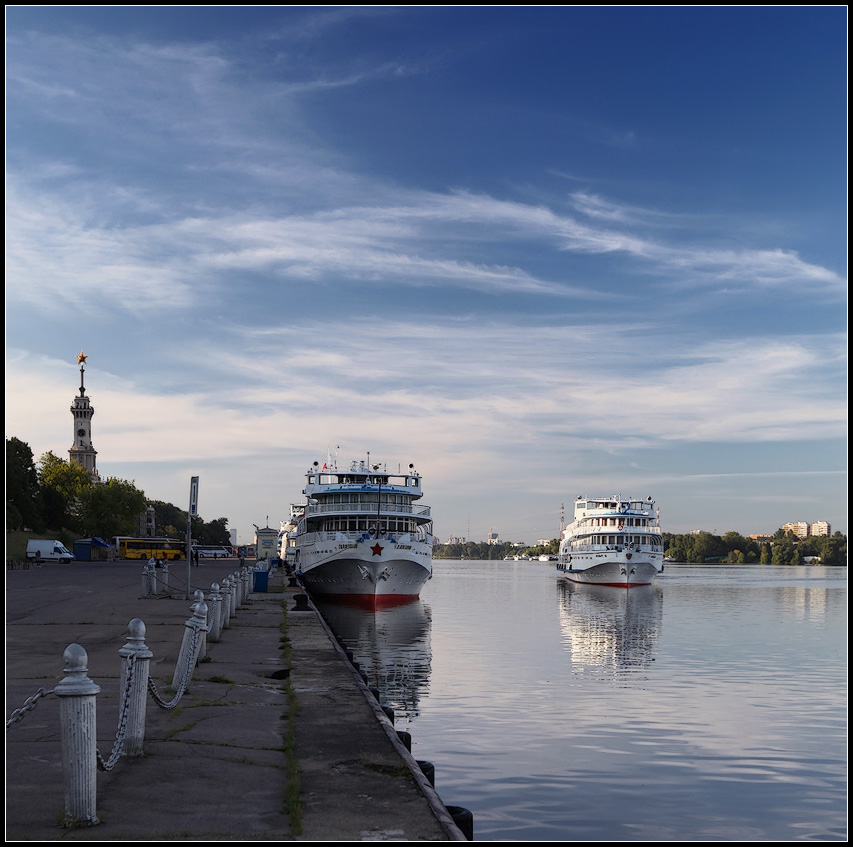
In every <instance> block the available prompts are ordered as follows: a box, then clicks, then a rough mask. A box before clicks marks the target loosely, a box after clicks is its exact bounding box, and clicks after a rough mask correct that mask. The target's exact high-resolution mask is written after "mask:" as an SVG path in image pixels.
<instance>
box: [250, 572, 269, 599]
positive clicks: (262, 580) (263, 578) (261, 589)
mask: <svg viewBox="0 0 853 847" xmlns="http://www.w3.org/2000/svg"><path fill="white" fill-rule="evenodd" d="M252 573H253V574H254V575H255V586H254V590H255V593H256V594H266V593H267V589H268V588H269V580H270V575H269V574H268V573H267V572H266V571H262V570H255V571H252Z"/></svg>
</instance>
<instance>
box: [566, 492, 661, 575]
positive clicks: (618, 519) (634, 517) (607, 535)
mask: <svg viewBox="0 0 853 847" xmlns="http://www.w3.org/2000/svg"><path fill="white" fill-rule="evenodd" d="M659 517H660V513H659V510H656V509H655V504H654V501H653V500H652V498H651V497H648V498H647V499H645V500H634V499H631V498H630V497H622V496H621V495H616V496H613V497H583V496H579V497H578V499H577V500H576V501H575V516H574V521H572V523H571V524H569V526H567V527H566V529H564V530H563V537H562V539H561V541H560V554H559V557H558V559H557V568H558V570H560V571H562V572H563V574H564V575H565V576H566V578H567V579H570V580H572V582H581V583H592V584H594V585H613V586H618V587H621V588H631V587H632V586H635V585H649V584H650V583H651V582H652V580H654V578H655V577H656V576H657V575H658V574H659V573H660V572H661V571H662V570H663V534H662V532H661V528H660V522H659Z"/></svg>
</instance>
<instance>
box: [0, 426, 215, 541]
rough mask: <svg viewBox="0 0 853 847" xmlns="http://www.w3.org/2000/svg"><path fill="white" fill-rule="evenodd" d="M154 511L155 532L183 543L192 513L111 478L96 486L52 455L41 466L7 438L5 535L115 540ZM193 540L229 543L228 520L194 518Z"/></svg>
mask: <svg viewBox="0 0 853 847" xmlns="http://www.w3.org/2000/svg"><path fill="white" fill-rule="evenodd" d="M149 505H150V506H153V507H154V516H155V533H156V534H157V535H158V536H165V537H170V538H181V537H183V536H184V535H185V533H186V528H187V512H186V511H185V510H181V509H179V508H178V507H177V506H173V505H172V504H171V503H165V502H163V501H160V500H153V501H149V500H148V499H147V498H146V496H145V492H144V491H142V490H141V489H139V488H137V487H136V485H135V484H134V483H133V482H131V481H128V480H126V479H118V478H117V477H110V478H108V479H106V480H104V481H103V482H101V483H93V482H92V479H91V477H90V476H89V473H88V472H87V471H86V469H85V468H83V467H82V466H81V465H78V464H77V463H76V462H70V461H66V460H65V459H62V458H60V457H59V456H57V455H55V454H54V453H53V452H51V451H48V452H47V453H45V454H43V455H42V456H41V458H40V459H39V460H38V462H36V461H35V460H34V457H33V452H32V450H31V449H30V446H29V445H28V444H27V443H26V442H24V441H21V440H20V439H18V438H14V437H13V438H7V439H6V530H7V532H9V531H15V530H23V529H29V530H32V531H34V532H38V533H43V532H46V531H48V530H50V531H51V532H53V531H56V533H57V534H58V533H59V532H61V531H62V530H68V531H69V532H72V533H75V534H76V535H77V536H79V537H87V538H88V537H93V536H96V537H100V538H104V539H107V540H109V539H111V538H113V537H115V536H118V535H129V536H135V535H137V534H138V533H139V518H140V516H141V515H142V514H143V513H144V512H145V511H146V509H147V508H148V506H149ZM192 533H193V539H194V540H196V541H198V543H200V544H216V545H219V544H230V541H231V539H230V536H229V534H228V519H227V518H217V519H216V520H214V521H210V522H205V521H204V520H202V519H201V518H200V517H194V518H193V523H192Z"/></svg>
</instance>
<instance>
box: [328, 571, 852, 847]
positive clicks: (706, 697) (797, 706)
mask: <svg viewBox="0 0 853 847" xmlns="http://www.w3.org/2000/svg"><path fill="white" fill-rule="evenodd" d="M326 613H327V615H328V616H329V618H330V623H332V624H333V626H334V627H335V628H336V630H337V631H338V632H339V633H340V634H341V635H342V636H343V637H344V638H345V639H346V640H347V642H348V644H349V646H350V647H351V649H352V650H353V651H354V653H355V656H356V659H358V660H359V661H360V662H361V664H362V667H363V670H365V671H366V673H367V675H368V679H369V683H370V685H372V686H375V687H378V688H379V689H380V692H381V694H382V697H383V700H384V701H385V702H387V703H388V704H389V705H391V706H392V707H393V708H394V710H395V713H396V726H397V728H398V729H404V730H407V731H408V732H410V733H411V734H412V737H413V749H412V752H413V754H414V755H415V758H417V759H424V760H428V761H430V762H432V763H433V764H434V766H435V770H436V789H437V790H438V792H439V794H440V795H441V796H442V798H443V799H444V801H445V802H446V803H448V804H453V805H459V806H464V807H465V808H468V809H470V810H471V812H472V813H473V815H474V831H475V839H477V840H522V841H537V840H570V841H609V840H618V841H634V840H637V841H641V840H673V841H674V840H693V841H697V840H732V841H736V840H780V841H781V840H839V841H841V840H846V838H847V812H846V809H847V764H846V763H847V738H846V730H847V720H846V715H847V683H846V672H847V671H846V669H847V571H846V568H822V567H772V566H751V565H718V566H692V565H669V564H668V565H667V566H666V570H665V572H664V573H663V574H661V575H660V576H659V577H658V579H657V580H656V583H655V585H653V586H649V587H641V588H633V589H631V590H625V589H614V588H604V587H597V586H581V585H575V584H573V583H569V582H567V581H566V580H564V579H562V578H560V577H558V575H557V572H556V570H555V568H554V565H553V563H551V564H548V563H540V562H502V561H501V562H480V561H456V560H441V559H437V560H435V561H434V577H433V579H432V580H431V581H430V582H429V583H428V584H427V586H426V587H425V589H424V591H423V593H422V596H421V599H420V600H419V601H418V602H416V603H412V604H409V605H408V606H403V607H399V608H396V609H388V610H383V611H380V612H376V613H371V612H364V611H358V610H352V609H344V608H338V607H327V608H326Z"/></svg>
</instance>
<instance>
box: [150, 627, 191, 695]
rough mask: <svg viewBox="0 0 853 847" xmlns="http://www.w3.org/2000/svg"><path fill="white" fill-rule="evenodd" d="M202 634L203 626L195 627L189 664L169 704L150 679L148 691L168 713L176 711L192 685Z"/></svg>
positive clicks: (186, 664) (187, 663)
mask: <svg viewBox="0 0 853 847" xmlns="http://www.w3.org/2000/svg"><path fill="white" fill-rule="evenodd" d="M201 632H202V626H201V625H194V626H193V649H192V652H191V653H190V655H189V657H188V660H187V662H186V663H185V665H184V670H183V673H182V675H181V683H180V685H179V686H178V688H177V693H176V694H175V696H174V697H173V698H172V699H171V700H169V701H168V702H167V701H166V700H165V699H164V698H163V697H161V696H160V692H159V691H158V690H157V685H156V684H155V682H154V680H153V679H151V677H149V678H148V691H149V693H150V694H151V699H152V700H154V702H155V703H156V704H157V705H158V706H159V707H160V708H161V709H165V710H166V711H171V710H172V709H174V708H175V707H176V706H177V705H178V703H179V702H180V700H181V697H183V696H184V692H185V691H186V690H187V686H188V685H189V684H190V679H191V678H192V675H193V669H194V668H195V657H196V655H198V641H199V634H200V633H201Z"/></svg>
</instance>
